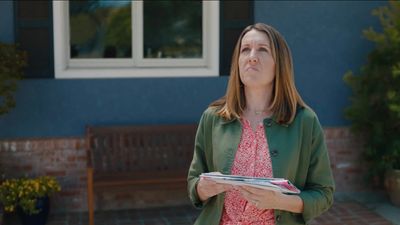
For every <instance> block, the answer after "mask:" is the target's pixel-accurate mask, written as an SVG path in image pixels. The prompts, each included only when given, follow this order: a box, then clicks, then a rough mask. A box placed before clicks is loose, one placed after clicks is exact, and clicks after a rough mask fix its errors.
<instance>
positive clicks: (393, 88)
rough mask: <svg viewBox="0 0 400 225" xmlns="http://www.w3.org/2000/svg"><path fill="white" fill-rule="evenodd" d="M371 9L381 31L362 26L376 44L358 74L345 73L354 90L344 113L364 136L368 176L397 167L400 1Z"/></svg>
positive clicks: (399, 162) (399, 153)
mask: <svg viewBox="0 0 400 225" xmlns="http://www.w3.org/2000/svg"><path fill="white" fill-rule="evenodd" d="M372 13H373V15H375V16H378V17H379V20H380V23H381V26H382V31H380V32H378V31H375V30H374V29H372V28H369V29H367V30H364V32H363V35H364V37H366V38H367V39H368V40H370V41H372V42H374V43H375V48H374V49H373V50H372V51H371V52H370V53H369V55H368V61H367V63H366V65H364V66H363V67H362V68H361V70H360V74H357V75H354V74H353V73H352V72H351V71H350V72H347V73H346V74H345V75H344V81H345V83H347V84H348V85H349V86H350V87H351V89H352V91H353V96H352V97H351V98H350V100H351V103H352V104H351V106H350V107H348V108H347V109H346V111H345V115H346V117H347V118H348V119H350V121H351V122H352V130H353V131H356V132H358V133H361V134H362V135H363V137H364V139H365V144H366V145H365V152H364V153H365V154H364V156H365V159H366V160H367V162H368V163H370V165H371V168H370V169H369V171H370V174H369V175H370V177H378V178H379V177H380V178H381V177H383V176H382V175H383V173H384V171H385V170H387V169H400V2H398V1H390V2H389V5H388V6H384V7H380V8H378V9H375V10H373V11H372Z"/></svg>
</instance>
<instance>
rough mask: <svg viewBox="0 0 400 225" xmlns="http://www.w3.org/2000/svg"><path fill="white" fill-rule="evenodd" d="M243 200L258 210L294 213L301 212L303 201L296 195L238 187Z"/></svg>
mask: <svg viewBox="0 0 400 225" xmlns="http://www.w3.org/2000/svg"><path fill="white" fill-rule="evenodd" d="M237 189H238V190H239V191H240V192H241V194H242V196H243V198H244V199H246V200H247V201H248V202H250V203H251V204H253V205H255V206H256V207H257V208H259V209H279V210H285V211H289V212H294V213H302V212H303V207H304V206H303V200H302V199H301V198H300V197H299V196H297V195H286V194H282V193H281V192H276V191H270V190H265V189H261V188H255V187H249V186H238V187H237Z"/></svg>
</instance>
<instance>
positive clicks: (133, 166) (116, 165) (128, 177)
mask: <svg viewBox="0 0 400 225" xmlns="http://www.w3.org/2000/svg"><path fill="white" fill-rule="evenodd" d="M196 129H197V125H195V124H193V125H150V126H112V127H110V126H103V127H100V126H88V127H87V128H86V150H87V188H88V193H87V197H88V208H89V223H90V225H94V192H95V191H96V190H97V189H100V188H101V189H102V190H104V189H106V188H110V187H115V186H117V185H118V186H119V185H129V187H131V186H132V188H133V190H135V189H137V188H139V189H147V188H157V187H158V188H160V187H162V188H163V189H165V188H182V189H185V188H186V177H187V173H188V168H189V165H190V162H191V160H192V156H193V149H194V139H195V134H196Z"/></svg>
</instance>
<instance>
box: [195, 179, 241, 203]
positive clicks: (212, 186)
mask: <svg viewBox="0 0 400 225" xmlns="http://www.w3.org/2000/svg"><path fill="white" fill-rule="evenodd" d="M232 188H233V186H232V185H230V184H219V183H217V182H215V181H213V180H211V179H208V178H204V177H200V180H199V183H197V195H198V196H199V198H200V200H201V201H203V202H204V201H205V200H207V199H208V198H210V197H212V196H214V195H217V194H219V193H222V192H225V191H229V190H230V189H232Z"/></svg>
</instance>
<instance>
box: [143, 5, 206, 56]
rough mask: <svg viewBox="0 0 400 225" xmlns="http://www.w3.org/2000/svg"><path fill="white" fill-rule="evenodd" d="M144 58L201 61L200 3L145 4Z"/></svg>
mask: <svg viewBox="0 0 400 225" xmlns="http://www.w3.org/2000/svg"><path fill="white" fill-rule="evenodd" d="M143 17H144V18H143V20H144V21H143V30H144V34H143V35H144V36H143V44H144V46H143V47H144V48H143V56H144V58H202V54H203V53H202V2H201V1H175V0H169V1H168V0H164V1H144V3H143Z"/></svg>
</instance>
